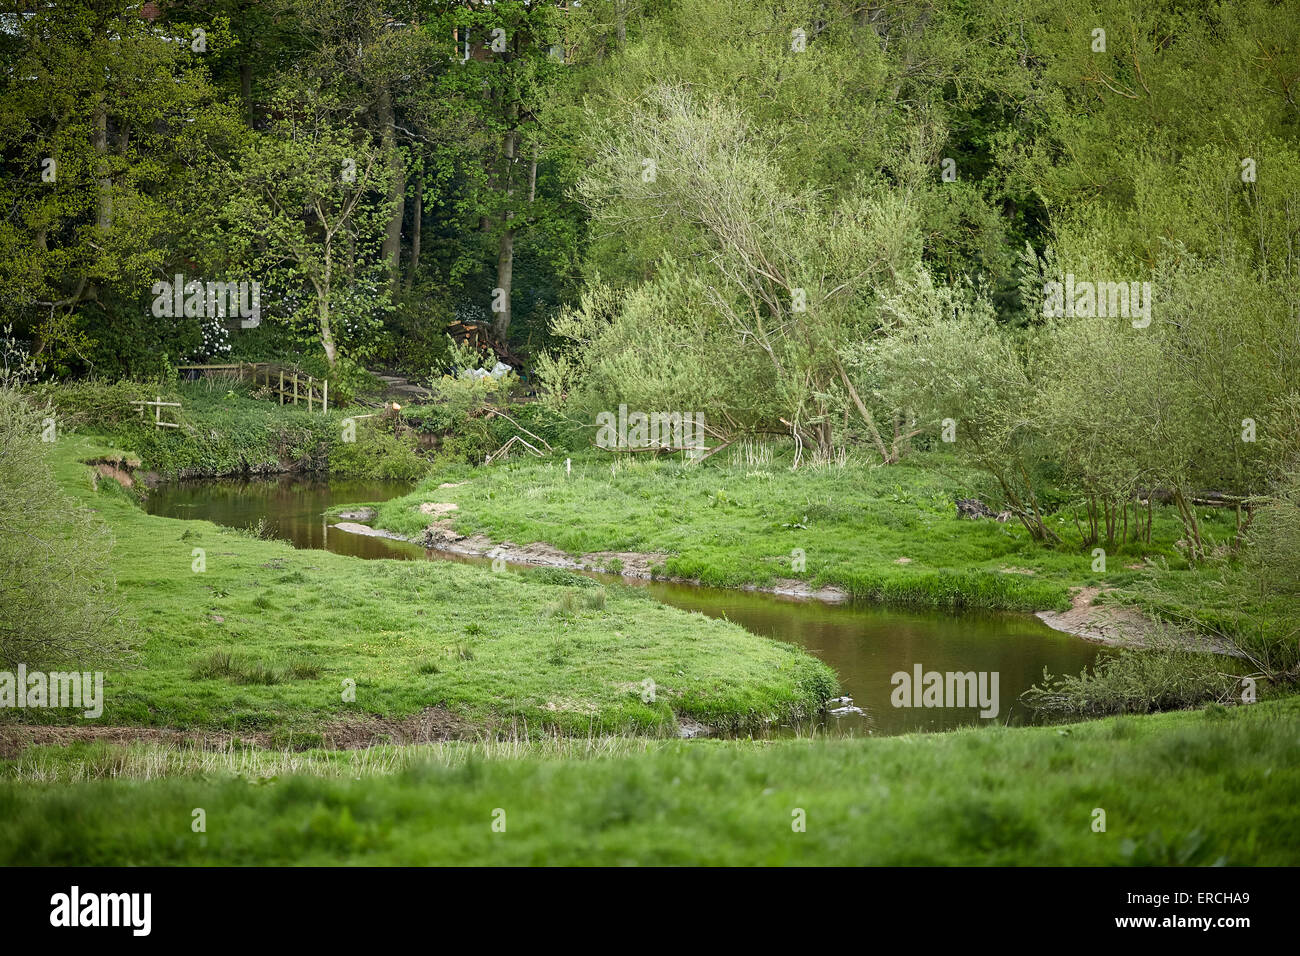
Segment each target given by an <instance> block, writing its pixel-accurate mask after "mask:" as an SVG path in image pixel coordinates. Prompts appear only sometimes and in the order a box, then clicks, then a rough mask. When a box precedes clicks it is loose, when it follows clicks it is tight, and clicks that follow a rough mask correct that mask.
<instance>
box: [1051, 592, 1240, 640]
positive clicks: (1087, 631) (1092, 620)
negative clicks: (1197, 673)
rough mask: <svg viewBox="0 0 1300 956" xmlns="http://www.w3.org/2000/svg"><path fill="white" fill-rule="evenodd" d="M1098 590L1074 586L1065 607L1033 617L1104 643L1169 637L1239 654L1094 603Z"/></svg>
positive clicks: (1142, 616) (1128, 609) (1140, 616)
mask: <svg viewBox="0 0 1300 956" xmlns="http://www.w3.org/2000/svg"><path fill="white" fill-rule="evenodd" d="M1101 594H1102V589H1101V588H1099V587H1086V588H1075V589H1074V591H1073V592H1072V593H1071V595H1070V609H1069V610H1068V611H1039V612H1038V613H1037V614H1036V615H1035V617H1037V618H1038V619H1039V620H1040V621H1042V622H1043V623H1044V624H1046V625H1047V626H1048V627H1050V628H1053V629H1054V630H1057V631H1064V632H1065V633H1066V634H1073V635H1074V636H1075V637H1081V638H1083V639H1084V640H1086V641H1092V642H1093V643H1096V644H1105V645H1106V646H1107V647H1151V646H1154V645H1157V644H1159V643H1162V642H1163V641H1167V640H1169V639H1171V638H1172V639H1174V640H1176V641H1177V642H1178V643H1179V644H1180V645H1182V646H1184V647H1187V648H1189V649H1191V650H1197V651H1209V652H1212V653H1215V654H1228V655H1232V656H1240V652H1239V651H1237V650H1236V649H1235V648H1230V647H1227V646H1225V645H1223V644H1221V643H1218V642H1215V641H1213V640H1211V639H1209V638H1207V637H1204V636H1201V635H1197V634H1192V633H1190V632H1187V631H1185V630H1171V629H1170V628H1168V627H1166V626H1163V625H1161V624H1159V623H1158V622H1156V621H1153V620H1152V619H1151V618H1149V617H1147V616H1146V615H1145V614H1143V613H1142V612H1141V611H1138V610H1136V609H1135V608H1131V607H1119V606H1117V605H1114V604H1098V603H1097V598H1098V597H1099V596H1100V595H1101Z"/></svg>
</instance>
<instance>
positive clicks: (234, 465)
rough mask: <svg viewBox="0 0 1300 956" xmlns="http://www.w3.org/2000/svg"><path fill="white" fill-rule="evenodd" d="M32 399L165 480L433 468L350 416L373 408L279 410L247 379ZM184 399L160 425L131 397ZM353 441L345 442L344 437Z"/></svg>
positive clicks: (72, 388) (383, 474)
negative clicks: (169, 424) (169, 425)
mask: <svg viewBox="0 0 1300 956" xmlns="http://www.w3.org/2000/svg"><path fill="white" fill-rule="evenodd" d="M33 395H34V396H35V397H36V398H38V399H42V400H44V401H47V402H49V403H50V405H51V406H53V407H54V409H55V410H56V413H57V417H58V420H59V424H60V427H61V428H64V429H71V428H76V429H80V430H82V431H94V432H95V433H97V434H102V435H106V436H108V437H109V438H111V439H112V441H113V442H114V443H115V444H117V445H118V446H120V447H123V448H129V449H131V451H132V452H133V453H134V454H135V455H136V456H138V457H139V458H140V459H142V460H143V462H144V464H145V467H146V468H147V469H148V470H149V471H152V472H154V473H156V474H158V475H160V476H162V477H164V478H212V477H219V476H226V475H246V474H252V475H266V474H278V473H281V472H288V471H302V472H319V473H321V474H334V475H346V476H350V477H357V478H396V479H409V480H414V479H416V478H418V477H421V476H422V475H424V474H425V473H426V472H427V471H428V470H429V462H428V460H427V459H425V458H424V457H422V456H421V455H420V454H419V451H418V448H417V446H416V442H415V440H414V438H413V437H409V436H407V437H405V438H403V439H398V438H396V437H395V436H394V434H393V431H392V428H391V426H390V427H381V426H380V425H378V424H376V422H375V420H374V419H355V418H354V419H353V421H354V425H355V427H354V428H352V429H349V428H347V427H346V421H347V420H348V419H349V418H352V417H353V416H356V415H359V414H366V413H369V412H371V411H373V409H369V408H366V409H362V408H336V407H331V409H330V411H329V412H328V413H322V412H321V411H320V410H319V408H317V409H316V410H315V411H313V412H308V411H307V406H306V404H305V402H304V403H303V404H301V405H280V404H279V403H278V402H276V401H272V400H269V399H268V398H267V397H265V396H264V395H263V396H262V397H258V396H259V395H262V393H261V392H259V390H258V389H257V388H256V387H254V386H252V385H250V384H249V383H247V382H241V381H233V380H221V379H213V380H209V381H198V382H192V383H170V384H160V383H156V382H116V383H112V384H109V383H103V382H96V381H83V382H71V383H65V384H62V385H57V386H39V387H37V388H35V389H34V390H33ZM156 397H160V398H161V399H162V400H163V401H165V402H179V403H180V408H165V409H163V420H164V421H167V422H174V423H177V424H178V425H179V426H180V427H178V428H160V427H157V426H156V425H155V424H154V423H153V421H152V416H153V409H148V413H149V416H148V419H149V420H144V419H141V417H140V414H139V410H138V409H137V408H136V407H134V406H132V405H131V404H130V403H131V402H132V401H133V400H142V399H143V400H148V401H153V400H154V399H155V398H156ZM345 436H346V440H345Z"/></svg>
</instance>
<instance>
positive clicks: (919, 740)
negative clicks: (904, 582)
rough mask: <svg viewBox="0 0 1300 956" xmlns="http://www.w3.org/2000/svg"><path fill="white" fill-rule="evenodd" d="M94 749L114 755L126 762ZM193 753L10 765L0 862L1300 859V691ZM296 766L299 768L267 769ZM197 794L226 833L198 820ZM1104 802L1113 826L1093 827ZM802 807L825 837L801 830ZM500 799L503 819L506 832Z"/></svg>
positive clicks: (1, 793) (72, 757)
mask: <svg viewBox="0 0 1300 956" xmlns="http://www.w3.org/2000/svg"><path fill="white" fill-rule="evenodd" d="M502 756H507V757H517V758H518V759H496V758H498V757H502ZM86 759H87V755H86V754H84V753H83V754H80V755H78V754H64V755H60V756H58V757H46V758H44V761H45V764H46V765H47V766H49V767H52V768H54V771H55V772H52V774H51V775H52V776H57V765H59V764H60V763H61V764H62V765H63V766H64V767H66V766H68V765H69V764H70V763H72V762H74V761H76V760H83V761H84V760H86ZM96 759H97V760H98V765H99V766H101V767H103V766H106V765H107V762H108V760H109V755H108V754H106V753H101V754H100V755H99V756H98V757H97V758H96ZM145 759H146V758H145V755H142V754H140V753H136V754H135V755H134V756H131V755H124V756H121V757H120V760H119V767H124V768H126V770H127V773H126V776H127V777H129V776H131V775H132V773H131V768H132V767H136V768H137V772H138V768H139V766H142V765H143V764H144V762H145ZM175 759H176V760H178V761H179V760H182V759H183V760H184V761H188V764H189V768H188V769H187V770H186V771H185V773H186V775H184V776H178V777H170V778H167V779H155V780H149V781H142V780H132V779H115V780H99V781H90V782H84V783H76V784H71V785H69V784H63V783H60V784H33V783H28V782H23V783H17V782H14V781H12V780H5V781H4V782H3V783H0V863H4V864H33V863H38V864H68V865H96V864H115V865H131V864H138V865H149V864H193V865H203V864H283V863H294V864H340V863H353V864H404V865H424V864H606V865H617V864H625V863H640V864H692V863H704V864H846V865H863V864H909V865H926V864H945V865H955V864H1023V865H1037V864H1042V865H1054V864H1055V865H1059V864H1077V865H1113V864H1119V865H1123V864H1131V865H1167V864H1173V865H1206V864H1215V863H1225V864H1229V865H1247V864H1270V865H1294V864H1296V863H1297V862H1300V827H1297V826H1296V825H1295V822H1296V810H1295V807H1296V805H1297V802H1298V801H1300V698H1295V697H1292V698H1288V699H1285V700H1281V701H1276V702H1268V703H1260V704H1256V705H1252V706H1248V707H1238V708H1232V709H1225V708H1221V707H1212V708H1210V709H1208V710H1206V711H1203V712H1180V713H1171V714H1161V715H1155V716H1149V717H1142V718H1111V719H1107V720H1102V721H1096V722H1093V723H1089V724H1079V725H1072V726H1067V727H1048V728H1024V729H1006V728H985V729H978V730H969V731H959V732H955V733H948V734H934V735H912V736H906V737H892V738H883V739H856V740H835V741H807V740H796V741H781V742H769V743H752V742H741V741H730V742H727V741H691V742H660V743H642V744H639V745H635V744H633V745H630V744H628V743H627V742H613V743H611V744H608V745H606V744H604V743H603V742H601V741H592V742H583V741H575V742H573V743H570V744H566V745H563V746H561V747H558V748H557V747H555V746H554V745H552V744H543V745H538V746H533V747H516V746H513V745H497V746H496V747H495V748H494V747H493V746H491V745H489V746H467V745H461V746H451V747H436V748H422V749H419V750H416V751H414V752H412V753H411V754H409V755H406V756H402V755H399V754H396V753H394V752H391V751H390V752H386V753H384V754H382V755H372V756H371V758H361V757H358V756H355V755H352V756H349V755H339V754H319V755H298V756H297V758H296V760H297V763H294V764H282V765H276V764H274V763H272V762H271V758H267V759H266V760H265V761H263V762H262V763H260V764H259V763H258V762H257V761H255V760H254V761H251V762H248V763H244V764H240V763H238V761H237V758H234V757H231V758H224V757H221V756H218V757H217V758H214V759H213V760H210V761H209V762H208V763H207V764H203V763H202V760H201V758H200V757H197V756H191V757H185V758H175ZM284 759H286V760H288V759H289V758H284ZM367 759H370V760H371V761H372V762H371V763H369V764H367V763H366V760H367ZM29 762H30V763H32V765H33V766H35V765H36V763H39V761H37V760H36V758H29ZM376 765H378V768H376ZM281 766H283V767H292V768H293V769H295V770H296V771H297V773H295V774H294V775H290V776H267V775H266V772H267V771H270V770H275V769H278V768H279V767H281ZM358 766H359V767H361V770H360V772H359V773H358V774H357V775H360V774H361V773H364V774H365V778H364V779H360V780H357V779H351V776H352V775H351V774H349V773H346V772H345V771H347V770H349V769H351V768H355V767H358ZM155 769H156V770H158V772H166V771H167V769H168V767H166V766H156V767H155ZM376 769H378V772H377V773H376V772H374V771H375V770H376ZM8 770H9V768H6V771H7V772H6V773H5V774H4V776H10V773H9V772H8ZM384 771H388V773H386V774H385V772H384ZM194 774H198V775H194ZM32 776H34V774H32V773H31V772H29V773H28V779H30V778H31V777H32ZM195 808H202V809H203V810H204V811H205V813H206V824H207V829H206V832H205V833H195V832H193V831H192V829H191V821H192V819H193V817H192V812H193V810H194V809H195ZM1097 809H1101V810H1104V811H1105V823H1106V830H1105V832H1104V833H1102V832H1094V831H1093V821H1094V819H1095V814H1094V811H1095V810H1097ZM799 810H802V811H803V813H804V815H805V818H806V832H795V831H794V829H793V827H792V822H793V820H794V819H795V816H794V814H795V813H796V811H799ZM500 811H503V812H504V814H505V823H506V828H505V832H494V831H493V829H492V823H493V820H494V814H495V818H496V819H499V818H500Z"/></svg>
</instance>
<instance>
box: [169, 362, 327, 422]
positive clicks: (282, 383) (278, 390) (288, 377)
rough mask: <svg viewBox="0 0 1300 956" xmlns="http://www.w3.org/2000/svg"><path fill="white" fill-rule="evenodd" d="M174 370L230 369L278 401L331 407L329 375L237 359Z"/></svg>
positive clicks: (323, 407)
mask: <svg viewBox="0 0 1300 956" xmlns="http://www.w3.org/2000/svg"><path fill="white" fill-rule="evenodd" d="M176 371H178V372H187V371H190V372H192V371H197V372H202V373H203V374H205V375H207V374H210V373H213V372H225V373H227V374H231V373H233V374H234V375H235V376H236V377H237V378H240V379H245V378H246V379H248V380H250V381H251V382H252V383H253V384H254V385H257V384H258V383H259V382H260V383H261V384H262V385H264V386H265V387H266V389H267V390H268V391H269V392H270V394H271V396H272V397H273V398H274V397H278V398H279V399H280V404H281V405H284V404H285V403H286V401H289V400H292V402H293V404H294V405H297V404H298V403H299V401H300V400H301V401H305V402H306V403H307V411H309V412H310V411H314V410H315V406H317V405H319V406H320V410H321V412H328V411H329V409H330V383H329V379H327V378H315V377H314V376H311V375H300V374H299V373H298V372H296V371H294V370H293V369H289V370H288V371H287V373H286V370H285V368H284V366H282V365H273V364H272V363H270V362H240V363H239V364H237V365H178V366H177V367H176Z"/></svg>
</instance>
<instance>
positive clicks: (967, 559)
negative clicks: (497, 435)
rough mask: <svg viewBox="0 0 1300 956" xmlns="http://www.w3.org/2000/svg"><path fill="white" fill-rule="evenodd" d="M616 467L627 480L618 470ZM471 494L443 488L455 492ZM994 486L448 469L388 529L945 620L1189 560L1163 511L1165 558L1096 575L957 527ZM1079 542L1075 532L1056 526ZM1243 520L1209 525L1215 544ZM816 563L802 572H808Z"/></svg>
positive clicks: (521, 466)
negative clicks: (439, 520) (449, 510)
mask: <svg viewBox="0 0 1300 956" xmlns="http://www.w3.org/2000/svg"><path fill="white" fill-rule="evenodd" d="M611 467H612V470H611ZM458 482H464V483H463V484H460V485H459V486H458V487H447V488H442V487H439V485H441V484H444V483H458ZM980 487H981V480H980V478H979V476H977V475H975V474H973V473H970V472H967V471H964V470H963V469H961V468H959V467H958V466H957V465H956V464H955V463H954V462H953V461H952V460H951V459H949V458H947V457H944V456H941V455H917V456H915V457H913V458H909V459H907V460H906V461H904V462H903V463H901V464H898V465H894V466H891V467H888V468H880V467H872V466H869V465H863V464H849V465H847V466H844V467H827V468H804V469H801V470H799V471H798V472H792V471H790V469H789V468H787V467H783V466H782V465H781V464H779V463H778V464H772V463H766V464H761V465H755V464H749V463H746V462H745V461H743V460H742V459H741V458H740V457H739V456H737V457H736V458H735V459H733V460H726V459H725V457H724V456H723V455H719V456H718V457H717V458H715V459H712V460H710V461H708V462H706V463H704V464H702V465H697V466H689V467H686V466H683V465H682V464H681V463H680V462H679V461H668V460H664V461H653V460H649V459H632V460H629V459H620V460H618V462H617V463H614V462H612V461H611V459H610V458H609V457H608V456H602V457H595V456H591V457H585V458H581V459H578V460H574V461H573V464H572V472H571V473H566V470H565V465H564V461H563V460H562V459H556V460H546V461H538V460H536V459H527V460H522V461H515V462H513V463H509V464H504V465H494V466H493V467H491V468H482V469H468V468H463V469H443V470H440V471H439V472H438V474H436V475H435V476H434V477H431V478H429V479H427V480H426V481H425V483H424V484H423V485H422V486H421V487H420V488H418V489H417V490H416V491H415V492H414V493H412V494H411V495H409V496H407V497H405V498H401V499H396V500H394V501H391V502H388V503H387V504H385V505H384V506H383V507H382V508H381V509H380V513H379V517H378V520H377V522H376V524H377V525H378V526H380V527H384V528H388V529H391V530H393V531H396V532H399V533H402V534H406V535H416V534H418V533H420V532H421V531H422V530H423V529H424V528H425V527H426V525H427V524H428V523H429V521H430V519H429V517H428V516H427V515H425V514H422V513H421V512H420V510H419V506H420V505H421V504H422V503H425V502H447V503H453V504H455V505H457V509H458V510H457V511H456V512H455V513H454V515H453V519H454V525H455V530H456V531H457V532H459V533H462V534H474V533H483V534H486V535H487V536H489V537H490V538H492V540H494V541H504V540H509V541H512V542H515V543H517V544H527V543H531V542H535V541H542V542H546V543H548V544H551V545H554V546H556V547H558V548H560V549H562V550H563V551H566V552H568V553H569V554H571V555H574V556H579V555H583V554H588V553H593V552H638V553H648V554H651V555H653V558H652V561H653V567H654V568H655V570H656V572H657V573H658V574H661V575H663V576H668V577H678V578H686V579H692V580H698V581H700V582H702V583H704V584H710V585H714V586H719V587H738V586H744V585H757V586H760V587H762V586H770V585H772V584H773V583H774V582H775V581H777V580H778V579H781V578H797V579H801V580H804V581H807V582H809V583H811V584H813V585H815V586H821V585H834V586H837V587H840V588H843V589H844V590H846V591H848V592H850V593H851V594H852V595H854V596H855V597H858V598H863V599H867V600H871V601H883V602H891V603H898V604H913V605H923V606H932V607H981V608H996V609H1007V610H1040V609H1045V608H1057V609H1061V608H1064V607H1066V606H1068V593H1069V589H1070V587H1072V586H1078V585H1089V584H1106V585H1115V586H1124V585H1126V584H1129V583H1132V582H1134V581H1136V580H1137V577H1138V575H1137V573H1136V571H1135V570H1134V568H1133V567H1132V566H1134V565H1141V564H1142V562H1143V559H1144V556H1152V557H1160V558H1164V559H1166V560H1167V561H1168V562H1169V564H1170V566H1171V567H1174V568H1180V567H1185V562H1184V561H1182V559H1181V558H1179V557H1178V556H1177V554H1176V553H1175V551H1174V547H1173V545H1174V542H1175V541H1176V540H1177V539H1178V537H1179V535H1180V528H1179V525H1178V522H1177V520H1176V518H1175V517H1174V516H1173V514H1172V513H1170V512H1168V511H1167V509H1160V508H1157V509H1156V517H1155V522H1154V529H1153V534H1152V543H1151V544H1150V545H1137V544H1129V545H1127V546H1125V547H1123V548H1115V549H1112V550H1111V553H1110V554H1108V555H1107V565H1106V571H1104V572H1094V571H1093V570H1092V567H1093V562H1094V557H1093V555H1092V553H1091V551H1090V550H1084V549H1082V548H1079V547H1077V546H1076V547H1073V548H1071V547H1069V546H1068V544H1067V545H1066V546H1063V547H1059V548H1049V547H1044V546H1043V545H1040V544H1038V543H1036V542H1034V541H1032V540H1031V539H1030V537H1029V535H1028V533H1027V532H1026V531H1025V530H1024V528H1022V527H1021V526H1020V525H1019V524H1018V523H1016V522H1014V521H1007V522H1005V523H1003V522H998V521H994V520H991V519H981V520H975V521H972V520H967V519H962V518H958V517H957V513H956V510H955V507H954V501H955V499H957V498H960V497H968V496H971V495H972V494H974V493H975V492H976V491H978V490H979V488H980ZM1052 520H1053V521H1054V522H1055V524H1056V527H1057V530H1058V531H1059V533H1060V534H1061V535H1062V536H1063V537H1064V538H1065V539H1066V541H1067V542H1068V541H1069V540H1071V539H1072V538H1074V539H1075V540H1076V541H1077V537H1076V536H1075V535H1074V531H1073V527H1072V524H1071V522H1070V519H1069V518H1067V517H1066V516H1065V515H1063V514H1062V515H1058V516H1057V517H1055V518H1054V519H1052ZM1231 520H1232V519H1231V516H1230V515H1226V514H1213V513H1212V514H1210V515H1208V516H1207V518H1206V524H1207V525H1208V527H1209V529H1210V534H1215V533H1220V532H1222V533H1223V534H1225V535H1226V534H1227V533H1228V531H1230V529H1231ZM800 552H801V553H802V555H803V557H804V561H805V566H804V569H803V570H800V569H799V568H798V567H797V566H796V560H795V558H796V556H797V555H798V554H799V553H800Z"/></svg>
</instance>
